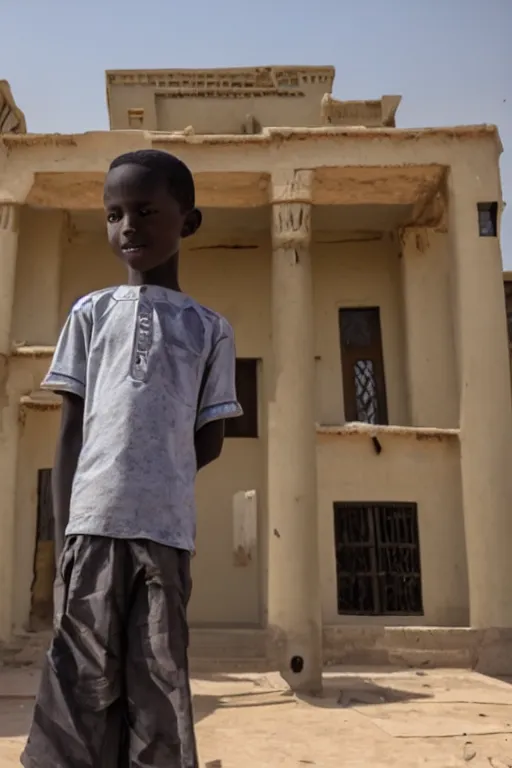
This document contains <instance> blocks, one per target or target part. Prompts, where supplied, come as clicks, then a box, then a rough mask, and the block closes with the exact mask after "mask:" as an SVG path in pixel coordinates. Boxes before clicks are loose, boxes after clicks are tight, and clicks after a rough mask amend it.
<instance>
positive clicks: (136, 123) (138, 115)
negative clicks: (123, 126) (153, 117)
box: [128, 109, 144, 129]
mask: <svg viewBox="0 0 512 768" xmlns="http://www.w3.org/2000/svg"><path fill="white" fill-rule="evenodd" d="M128 125H129V126H130V128H135V129H136V128H143V127H144V110H143V109H129V110H128Z"/></svg>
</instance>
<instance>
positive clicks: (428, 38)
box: [0, 0, 512, 269]
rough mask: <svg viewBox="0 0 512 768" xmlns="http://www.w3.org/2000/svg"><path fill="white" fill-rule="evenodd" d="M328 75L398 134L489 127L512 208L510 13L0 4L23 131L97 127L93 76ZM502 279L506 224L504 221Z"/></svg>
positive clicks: (507, 252) (272, 4)
mask: <svg viewBox="0 0 512 768" xmlns="http://www.w3.org/2000/svg"><path fill="white" fill-rule="evenodd" d="M258 64H259V65H261V64H334V65H335V67H336V73H337V74H336V82H335V95H336V96H337V97H338V98H341V99H344V98H346V99H365V98H375V97H379V96H381V95H382V94H384V93H399V94H402V95H403V102H402V105H401V107H400V110H399V112H398V125H400V126H403V127H409V126H426V125H454V124H461V123H483V122H487V123H496V124H497V125H498V127H499V130H500V134H501V138H502V141H503V144H504V147H505V153H504V154H503V155H502V160H501V168H502V177H503V188H504V197H505V199H507V197H509V198H510V207H511V208H512V0H313V1H312V2H309V1H308V2H306V0H296V1H295V2H294V1H293V0H251V2H249V1H248V0H217V2H212V0H195V2H193V1H192V0H182V1H181V2H176V0H153V1H152V2H148V3H144V0H140V1H139V2H137V1H136V0H124V2H121V0H3V2H2V0H0V78H7V79H8V80H9V81H10V82H11V85H12V87H13V90H14V94H15V97H16V99H17V101H18V103H19V104H20V105H21V107H22V109H23V110H24V111H25V114H26V117H27V121H28V127H29V130H31V131H34V132H39V131H41V132H45V131H56V132H60V133H67V132H79V131H87V130H98V129H100V130H101V129H105V128H107V127H108V126H107V110H106V105H105V83H104V71H105V69H122V68H172V67H218V66H243V65H258ZM502 243H503V256H504V262H505V265H506V266H507V267H508V268H511V269H512V213H511V212H510V210H508V211H507V212H506V213H505V215H504V219H503V231H502Z"/></svg>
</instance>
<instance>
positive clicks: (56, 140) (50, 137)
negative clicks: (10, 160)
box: [0, 123, 502, 151]
mask: <svg viewBox="0 0 512 768" xmlns="http://www.w3.org/2000/svg"><path fill="white" fill-rule="evenodd" d="M116 134H117V135H119V136H122V135H124V136H128V135H129V136H131V137H132V138H133V136H134V135H135V134H139V135H140V136H141V138H144V139H146V140H147V141H152V140H154V141H156V142H158V144H159V145H162V144H173V145H174V144H183V145H188V146H190V145H194V144H198V145H205V144H217V145H219V144H234V145H238V144H239V145H241V146H243V145H247V144H274V143H275V144H282V143H283V142H285V141H306V140H308V139H316V140H320V141H321V140H323V139H325V140H327V139H332V138H336V137H346V138H350V139H360V140H361V141H368V140H373V139H383V138H385V139H390V140H392V141H397V142H401V141H415V140H421V139H428V138H430V139H431V138H436V137H439V138H448V139H450V138H451V139H461V140H464V139H474V138H485V137H488V138H489V137H491V138H494V140H495V141H496V142H497V143H498V147H499V149H500V151H501V150H502V144H501V140H500V135H499V132H498V128H497V126H495V125H490V124H487V123H483V124H480V125H459V126H451V127H438V128H435V127H434V128H363V127H361V126H335V127H332V126H325V127H320V128H264V129H263V130H262V132H261V133H258V134H229V135H223V134H219V135H218V134H195V133H190V132H187V131H179V132H173V133H169V132H166V131H128V130H127V131H124V130H122V131H121V130H120V131H86V132H84V133H75V134H61V133H42V134H39V133H26V134H2V135H0V143H1V144H4V145H5V146H14V145H17V146H76V145H77V144H78V143H79V142H80V139H81V138H82V137H87V138H101V137H103V136H105V137H107V136H108V137H109V141H112V138H113V136H115V135H116Z"/></svg>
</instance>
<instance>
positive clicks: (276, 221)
mask: <svg viewBox="0 0 512 768" xmlns="http://www.w3.org/2000/svg"><path fill="white" fill-rule="evenodd" d="M312 186H313V171H311V170H289V171H288V170H282V171H276V173H275V174H273V175H272V185H271V203H272V242H273V245H274V248H276V249H277V248H298V247H301V246H307V245H308V244H309V242H310V240H311V199H312Z"/></svg>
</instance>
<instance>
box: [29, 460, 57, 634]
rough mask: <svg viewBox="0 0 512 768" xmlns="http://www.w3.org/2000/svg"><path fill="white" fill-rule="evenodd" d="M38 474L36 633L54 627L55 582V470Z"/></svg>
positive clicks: (32, 615)
mask: <svg viewBox="0 0 512 768" xmlns="http://www.w3.org/2000/svg"><path fill="white" fill-rule="evenodd" d="M37 475H38V476H37V531H36V545H35V554H34V570H33V581H32V589H31V610H30V628H31V630H33V631H38V630H41V629H47V628H48V627H50V626H51V623H52V617H53V582H54V579H55V542H54V526H53V501H52V470H51V469H39V470H38V473H37Z"/></svg>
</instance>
